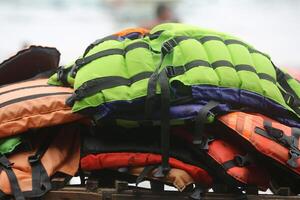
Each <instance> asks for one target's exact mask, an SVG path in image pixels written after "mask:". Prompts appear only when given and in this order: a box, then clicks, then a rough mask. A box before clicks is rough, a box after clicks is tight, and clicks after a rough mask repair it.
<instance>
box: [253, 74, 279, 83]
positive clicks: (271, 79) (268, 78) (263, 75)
mask: <svg viewBox="0 0 300 200" xmlns="http://www.w3.org/2000/svg"><path fill="white" fill-rule="evenodd" d="M257 75H258V77H259V78H260V79H263V80H268V81H270V82H272V83H273V84H275V85H276V79H275V78H273V76H270V75H269V74H266V73H257Z"/></svg>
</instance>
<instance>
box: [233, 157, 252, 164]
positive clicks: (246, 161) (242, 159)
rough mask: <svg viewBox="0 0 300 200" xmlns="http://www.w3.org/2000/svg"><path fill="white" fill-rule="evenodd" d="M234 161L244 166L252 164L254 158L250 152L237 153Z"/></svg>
mask: <svg viewBox="0 0 300 200" xmlns="http://www.w3.org/2000/svg"><path fill="white" fill-rule="evenodd" d="M234 162H235V164H236V166H238V167H244V166H246V165H250V164H251V162H252V159H251V158H250V156H249V154H246V155H245V156H241V155H237V156H235V157H234Z"/></svg>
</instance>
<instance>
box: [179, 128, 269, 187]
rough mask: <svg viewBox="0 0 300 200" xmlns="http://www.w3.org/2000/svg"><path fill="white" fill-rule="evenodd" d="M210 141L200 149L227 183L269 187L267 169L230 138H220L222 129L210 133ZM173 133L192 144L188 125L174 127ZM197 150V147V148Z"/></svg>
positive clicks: (205, 161) (202, 158)
mask: <svg viewBox="0 0 300 200" xmlns="http://www.w3.org/2000/svg"><path fill="white" fill-rule="evenodd" d="M208 131H209V130H207V133H206V135H208V136H209V142H208V144H207V147H206V149H205V148H204V149H198V152H199V156H201V160H202V161H203V163H204V164H206V165H207V166H209V168H210V169H212V172H213V173H215V175H218V176H220V177H221V179H222V180H224V181H225V183H227V184H230V185H235V186H237V187H238V186H248V185H256V186H257V187H258V188H259V189H261V190H266V189H268V187H269V182H270V177H269V175H268V173H267V171H266V170H265V169H264V167H262V166H261V165H258V163H257V162H256V161H255V159H254V158H252V157H251V155H250V154H249V153H248V152H247V151H245V150H244V149H243V148H241V147H242V146H241V145H235V144H233V143H232V142H230V141H229V140H225V139H224V138H222V139H221V138H218V135H219V134H221V133H222V131H218V132H216V133H214V132H212V133H208ZM173 134H176V135H179V136H180V137H181V138H183V139H185V140H186V141H188V142H189V143H190V144H191V145H193V144H192V141H193V134H192V133H191V132H189V131H188V128H187V127H176V128H173ZM196 151H197V149H196Z"/></svg>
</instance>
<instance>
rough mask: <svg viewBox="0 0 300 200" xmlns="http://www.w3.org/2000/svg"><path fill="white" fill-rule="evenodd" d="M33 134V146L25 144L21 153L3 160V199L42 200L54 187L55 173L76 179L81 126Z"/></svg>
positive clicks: (0, 165) (0, 162) (0, 168)
mask: <svg viewBox="0 0 300 200" xmlns="http://www.w3.org/2000/svg"><path fill="white" fill-rule="evenodd" d="M31 134H32V135H31V137H30V138H29V139H28V142H27V144H29V145H26V146H23V145H24V144H25V143H23V144H22V145H21V146H20V148H18V151H15V152H14V153H13V154H11V155H9V156H7V157H6V156H4V155H1V157H0V199H3V198H4V197H7V196H8V195H9V196H11V195H13V196H14V198H15V199H16V200H21V199H25V197H26V198H34V197H40V196H42V195H44V194H45V193H46V192H48V191H49V190H50V189H51V188H52V185H51V179H52V177H53V176H54V175H55V174H57V173H62V174H66V175H69V176H74V174H75V173H76V172H77V170H78V167H79V160H80V140H79V136H80V135H79V128H78V125H75V124H69V125H64V126H61V127H51V128H45V129H39V130H36V132H35V133H31ZM28 146H29V147H28ZM22 147H24V148H22ZM28 148H29V149H28Z"/></svg>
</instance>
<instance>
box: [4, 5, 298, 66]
mask: <svg viewBox="0 0 300 200" xmlns="http://www.w3.org/2000/svg"><path fill="white" fill-rule="evenodd" d="M299 19H300V1H299V0H264V1H262V0H164V1H158V0H0V27H1V28H0V60H4V59H6V58H7V57H9V56H12V55H13V54H15V53H16V52H17V51H18V50H20V49H22V48H24V47H26V46H28V45H43V46H52V47H56V48H57V49H58V50H59V51H60V52H61V54H62V55H61V64H64V63H67V62H70V61H71V60H73V59H75V58H77V57H78V56H79V55H81V54H82V52H83V50H84V49H85V47H86V46H88V45H89V44H90V43H91V42H93V41H94V40H96V39H98V38H101V37H103V36H106V35H109V34H111V33H113V32H116V31H119V30H120V29H122V28H127V27H135V26H143V27H148V28H149V27H152V26H154V25H155V24H157V23H161V22H165V21H177V22H183V23H189V24H194V25H197V26H200V27H205V28H211V29H215V30H218V31H221V32H227V33H231V34H233V35H236V36H238V37H240V38H242V39H243V40H244V41H246V42H249V43H250V44H252V45H253V46H255V47H256V48H257V49H259V50H261V51H263V52H266V53H268V54H269V55H271V57H272V59H273V61H274V62H275V64H277V65H279V66H283V67H289V68H299V69H300V51H299V50H300V23H299ZM0 62H1V61H0Z"/></svg>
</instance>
